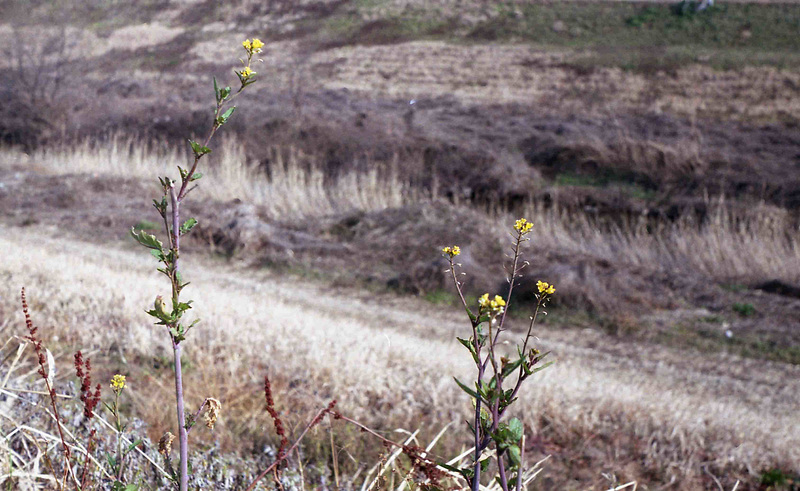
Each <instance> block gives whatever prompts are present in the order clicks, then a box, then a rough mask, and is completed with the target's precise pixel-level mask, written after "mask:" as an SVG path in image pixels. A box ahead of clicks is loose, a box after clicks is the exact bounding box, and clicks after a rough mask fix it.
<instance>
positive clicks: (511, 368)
mask: <svg viewBox="0 0 800 491" xmlns="http://www.w3.org/2000/svg"><path fill="white" fill-rule="evenodd" d="M524 362H525V358H524V357H520V358H519V359H517V360H514V361H513V362H512V363H509V364H508V365H506V366H505V368H503V370H502V371H501V374H502V377H503V378H506V377H508V376H509V375H511V374H512V373H513V372H514V370H516V369H517V368H519V366H520V365H522V364H523V363H524Z"/></svg>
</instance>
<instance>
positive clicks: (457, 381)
mask: <svg viewBox="0 0 800 491" xmlns="http://www.w3.org/2000/svg"><path fill="white" fill-rule="evenodd" d="M453 380H455V381H456V383H457V384H458V386H459V387H461V390H463V391H464V392H466V393H467V394H469V395H471V396H472V397H474V398H475V399H480V396H479V395H478V393H477V392H475V391H474V390H472V389H470V388H469V387H467V386H466V385H464V384H462V383H461V382H460V381H459V380H458V379H457V378H455V377H453Z"/></svg>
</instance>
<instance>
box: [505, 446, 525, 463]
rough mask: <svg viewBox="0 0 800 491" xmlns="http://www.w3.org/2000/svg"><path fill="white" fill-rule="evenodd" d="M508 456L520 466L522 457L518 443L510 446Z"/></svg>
mask: <svg viewBox="0 0 800 491" xmlns="http://www.w3.org/2000/svg"><path fill="white" fill-rule="evenodd" d="M508 458H509V460H511V463H512V464H513V465H514V466H518V465H519V463H520V460H522V459H521V455H520V450H519V446H518V445H511V446H510V447H508Z"/></svg>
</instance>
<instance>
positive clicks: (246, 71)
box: [239, 66, 256, 78]
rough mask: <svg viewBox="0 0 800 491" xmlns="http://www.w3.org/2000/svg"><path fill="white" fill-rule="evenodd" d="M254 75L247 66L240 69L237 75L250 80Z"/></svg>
mask: <svg viewBox="0 0 800 491" xmlns="http://www.w3.org/2000/svg"><path fill="white" fill-rule="evenodd" d="M255 74H256V72H254V71H253V70H252V69H251V68H250V67H249V66H246V67H244V68H242V71H240V72H239V75H241V76H242V78H250V77H252V76H253V75H255Z"/></svg>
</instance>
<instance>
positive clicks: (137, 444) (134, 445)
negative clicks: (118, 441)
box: [125, 440, 142, 455]
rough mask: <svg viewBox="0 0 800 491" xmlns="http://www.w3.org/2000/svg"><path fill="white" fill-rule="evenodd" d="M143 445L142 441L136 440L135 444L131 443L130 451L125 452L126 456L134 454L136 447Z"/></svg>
mask: <svg viewBox="0 0 800 491" xmlns="http://www.w3.org/2000/svg"><path fill="white" fill-rule="evenodd" d="M141 444H142V440H136V441H135V442H133V443H131V444H130V445H128V449H127V450H126V451H125V455H127V454H129V453H131V452H133V450H134V449H135V448H136V447H138V446H139V445H141Z"/></svg>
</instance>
